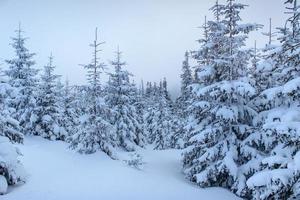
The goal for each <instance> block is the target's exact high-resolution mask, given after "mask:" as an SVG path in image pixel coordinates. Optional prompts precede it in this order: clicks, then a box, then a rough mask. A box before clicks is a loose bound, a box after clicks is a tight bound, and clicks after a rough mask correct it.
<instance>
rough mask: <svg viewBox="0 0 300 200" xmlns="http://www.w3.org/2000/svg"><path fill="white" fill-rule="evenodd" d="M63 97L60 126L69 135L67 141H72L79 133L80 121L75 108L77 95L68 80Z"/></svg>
mask: <svg viewBox="0 0 300 200" xmlns="http://www.w3.org/2000/svg"><path fill="white" fill-rule="evenodd" d="M62 97H63V98H62V102H61V103H62V104H61V108H62V109H61V113H60V115H61V118H60V124H61V125H62V126H63V127H64V128H65V130H66V133H67V134H68V135H67V138H66V140H67V141H70V140H71V137H72V136H73V135H74V134H75V133H77V132H78V125H79V119H78V114H77V112H76V107H75V106H76V104H75V95H74V93H73V91H72V89H71V86H70V85H69V81H68V80H66V83H65V85H64V88H63V91H62Z"/></svg>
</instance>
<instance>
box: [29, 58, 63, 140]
mask: <svg viewBox="0 0 300 200" xmlns="http://www.w3.org/2000/svg"><path fill="white" fill-rule="evenodd" d="M54 69H55V66H54V65H53V56H52V55H50V57H49V63H48V64H47V65H46V66H44V71H43V74H42V75H41V79H40V83H39V88H38V91H37V106H36V108H35V110H34V113H35V115H36V118H35V119H34V120H33V123H34V126H35V133H34V134H35V135H39V136H42V137H44V138H47V139H50V140H64V139H65V137H66V132H65V130H64V127H61V126H60V123H59V119H60V109H61V108H60V107H59V103H58V102H59V100H58V97H57V91H56V89H57V78H58V77H59V76H58V75H56V74H54Z"/></svg>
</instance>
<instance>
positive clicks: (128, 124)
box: [105, 49, 141, 151]
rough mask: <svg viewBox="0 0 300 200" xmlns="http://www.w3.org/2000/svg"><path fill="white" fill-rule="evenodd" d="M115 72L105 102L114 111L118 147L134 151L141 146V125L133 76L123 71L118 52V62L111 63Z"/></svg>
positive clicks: (111, 74)
mask: <svg viewBox="0 0 300 200" xmlns="http://www.w3.org/2000/svg"><path fill="white" fill-rule="evenodd" d="M111 65H112V66H113V67H114V72H113V73H110V78H109V82H108V85H107V95H106V97H105V100H106V102H107V104H108V106H109V108H110V109H111V111H112V114H113V118H112V124H113V125H114V127H115V134H116V139H117V140H116V142H117V145H118V146H119V147H120V148H122V149H124V150H126V151H134V150H135V149H136V147H137V145H140V144H139V140H138V134H139V131H138V130H140V128H141V124H140V123H139V120H138V115H137V111H136V109H135V107H134V105H132V102H134V99H133V98H134V95H133V93H134V91H135V86H134V85H133V84H132V83H131V82H130V76H131V74H130V73H129V72H128V71H127V70H125V69H123V67H124V65H126V63H125V62H122V61H121V52H120V51H119V49H118V51H117V52H116V60H114V61H112V62H111Z"/></svg>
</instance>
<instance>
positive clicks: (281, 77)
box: [247, 0, 300, 199]
mask: <svg viewBox="0 0 300 200" xmlns="http://www.w3.org/2000/svg"><path fill="white" fill-rule="evenodd" d="M286 3H287V4H289V5H291V7H289V6H288V9H289V12H288V13H289V14H290V15H291V17H290V18H289V19H288V20H287V22H286V24H285V27H284V28H281V29H280V37H279V40H280V43H281V45H280V46H279V47H278V48H273V49H272V51H270V52H269V53H270V57H269V59H270V60H271V61H272V62H273V63H274V66H273V68H272V71H271V73H272V74H273V75H275V76H273V84H270V86H269V87H268V88H267V89H265V90H264V91H262V92H261V94H260V95H259V96H258V97H257V98H256V99H255V102H254V103H255V104H254V105H256V106H257V109H259V110H260V113H259V115H258V116H257V117H256V118H255V120H254V124H255V125H256V126H257V127H258V128H257V130H256V132H255V133H254V134H252V136H251V137H250V138H248V144H249V146H251V147H253V148H255V149H256V150H257V151H258V152H260V155H261V157H262V158H261V159H257V160H256V162H259V163H260V165H261V167H260V171H259V172H257V173H255V174H254V175H253V176H252V177H250V178H249V180H248V181H247V185H248V187H249V188H250V189H251V190H252V195H253V198H256V199H297V198H299V196H300V192H299V188H300V168H299V166H300V165H299V159H300V157H299V156H300V153H299V150H300V145H299V140H300V138H299V134H300V130H299V123H300V119H299V115H300V110H299V106H300V98H299V97H300V93H299V88H300V74H299V71H300V68H299V66H300V56H299V50H300V26H299V22H300V12H299V11H300V10H299V6H298V5H297V0H288V1H286Z"/></svg>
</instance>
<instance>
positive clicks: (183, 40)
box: [0, 0, 286, 93]
mask: <svg viewBox="0 0 300 200" xmlns="http://www.w3.org/2000/svg"><path fill="white" fill-rule="evenodd" d="M224 1H225V0H220V3H222V2H224ZM214 2H215V0H126V1H125V0H43V1H42V0H0V26H1V31H0V36H1V37H0V44H1V45H0V59H1V60H0V62H2V63H3V60H4V59H7V58H10V57H11V56H12V55H13V51H12V49H11V47H10V46H9V43H10V37H11V36H13V35H14V34H15V33H14V30H15V29H16V28H17V27H18V23H19V21H20V22H21V23H22V27H23V29H24V31H25V35H26V36H28V37H29V40H28V41H27V47H28V48H29V49H30V51H31V52H35V53H37V55H36V56H35V60H36V61H37V67H38V68H41V67H42V66H43V65H45V64H46V63H47V57H48V56H49V54H50V52H52V53H53V55H54V59H55V60H54V62H55V65H56V66H57V70H56V72H57V73H58V74H61V75H63V77H68V79H69V80H70V82H71V84H83V83H85V71H84V69H82V67H80V66H79V65H78V64H86V63H89V61H90V60H91V49H90V47H89V44H90V43H91V42H92V41H93V38H94V29H95V27H98V29H99V30H100V39H101V40H102V41H105V42H106V43H105V44H104V45H103V52H102V53H101V54H100V55H101V57H102V58H103V60H104V61H105V62H106V63H108V61H109V60H111V59H113V56H114V54H113V52H114V51H115V50H116V48H117V46H118V45H119V46H120V49H121V50H122V51H123V54H124V56H123V58H124V60H126V62H127V64H128V66H127V67H126V68H127V69H128V70H129V71H130V72H132V73H133V74H134V75H135V79H136V81H137V82H140V80H141V78H143V79H144V80H145V81H146V80H150V81H159V80H160V79H161V78H162V77H166V78H167V80H168V81H169V87H170V90H172V91H173V93H174V91H175V92H176V91H178V88H179V86H180V79H179V74H180V70H181V64H182V60H183V55H184V52H185V50H193V49H196V48H197V43H196V42H195V40H197V39H199V38H200V37H201V30H200V29H198V28H197V27H198V26H201V25H202V24H203V22H204V16H205V15H207V16H208V19H210V18H211V17H212V15H211V13H210V11H208V9H209V8H210V7H211V6H212V5H213V4H214ZM241 2H242V3H246V4H248V5H249V7H248V8H247V9H246V10H245V11H244V13H243V14H242V16H243V19H244V21H245V22H256V23H260V24H264V25H267V24H268V19H269V18H270V17H271V18H272V19H273V22H274V27H278V26H282V25H283V23H284V20H285V18H286V16H284V14H283V12H284V6H283V2H284V0H241ZM262 31H267V28H266V27H265V28H264V29H263V30H262ZM262 31H259V32H258V33H256V34H252V36H251V38H250V39H249V42H248V44H249V45H250V44H251V45H252V44H253V43H254V40H255V39H256V40H258V45H259V46H262V45H264V43H265V42H266V38H265V37H263V36H261V34H260V33H261V32H262ZM108 67H110V66H108Z"/></svg>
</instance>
